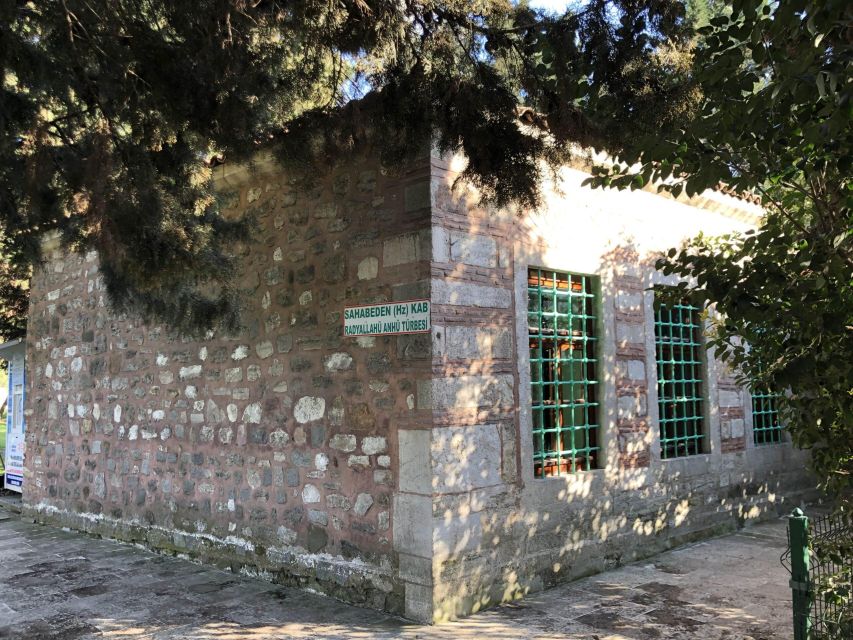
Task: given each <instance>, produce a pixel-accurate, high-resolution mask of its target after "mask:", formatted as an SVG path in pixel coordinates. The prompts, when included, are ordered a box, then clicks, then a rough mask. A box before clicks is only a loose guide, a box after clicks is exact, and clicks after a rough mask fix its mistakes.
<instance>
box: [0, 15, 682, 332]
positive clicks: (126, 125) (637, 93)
mask: <svg viewBox="0 0 853 640" xmlns="http://www.w3.org/2000/svg"><path fill="white" fill-rule="evenodd" d="M687 34H688V30H687V29H686V23H685V20H684V7H683V6H682V4H681V3H679V2H676V1H675V0H594V1H591V2H584V3H582V4H579V6H578V7H577V8H575V9H572V10H569V11H567V12H566V13H565V14H563V15H555V14H543V13H541V12H537V11H533V10H531V9H529V8H526V7H525V6H514V5H513V4H512V3H510V2H509V0H476V1H473V2H472V1H471V0H443V1H432V0H394V1H383V0H339V1H336V2H327V1H326V0H322V1H320V0H296V1H293V2H282V1H277V0H252V1H249V0H192V1H186V0H183V1H182V0H168V1H166V0H146V1H145V2H138V1H136V0H132V1H131V0H39V1H38V2H35V1H27V0H10V1H7V2H3V3H2V4H0V65H2V85H0V125H2V126H0V130H2V134H0V135H2V137H0V234H2V238H3V240H2V242H3V245H4V246H3V247H2V250H3V252H4V253H5V255H6V256H7V258H8V261H9V263H10V269H12V270H14V271H16V272H20V271H26V270H27V269H28V268H30V267H31V266H32V265H33V264H36V263H37V262H38V260H39V259H40V253H39V250H40V249H39V248H40V238H41V237H42V236H43V234H44V233H45V232H51V231H53V232H58V233H59V234H60V235H61V239H62V242H63V246H65V247H66V248H72V249H75V250H78V251H90V250H96V251H97V252H98V254H99V258H100V264H101V270H102V273H103V276H104V278H105V284H106V289H107V292H108V295H109V298H110V301H111V303H112V305H113V308H114V309H116V310H117V311H132V312H135V313H137V314H140V315H142V316H143V317H144V318H146V319H147V320H149V321H154V322H159V321H164V322H166V323H168V324H170V325H172V326H173V327H176V328H178V329H181V330H183V331H185V332H194V331H199V330H202V329H207V328H210V327H213V326H217V325H219V326H224V327H225V328H227V329H233V328H235V327H236V326H237V324H238V321H239V308H240V303H239V298H238V295H237V293H236V291H235V289H234V286H233V284H232V275H233V271H234V261H233V257H232V256H231V254H230V253H229V242H230V241H232V240H235V239H240V238H245V237H246V236H247V235H248V234H250V233H251V228H252V225H251V221H245V220H244V221H226V220H224V219H223V218H222V217H221V216H220V215H219V209H218V203H217V199H216V196H215V193H214V191H213V189H212V184H211V169H210V166H209V163H208V160H209V159H210V158H212V157H219V156H224V157H226V158H227V159H228V161H229V162H246V161H249V160H250V159H251V157H252V154H253V153H254V152H255V151H256V149H257V146H258V145H261V144H266V143H269V142H271V141H275V142H276V148H277V149H278V155H279V158H280V159H281V161H282V163H283V164H284V165H285V166H287V167H289V168H291V169H295V170H306V169H309V170H312V171H310V173H315V172H316V171H317V170H327V169H328V168H330V167H331V166H333V164H334V161H335V159H336V158H338V157H341V155H342V154H343V153H345V152H347V151H350V150H354V149H361V148H369V147H370V146H371V144H373V142H374V141H381V145H377V146H376V148H375V149H374V152H375V153H377V154H378V155H379V156H380V157H381V159H382V160H383V162H385V163H386V164H387V165H388V166H391V167H394V166H399V165H400V164H401V163H402V162H404V161H405V160H407V159H409V158H410V157H411V156H413V155H414V154H415V153H417V152H419V151H420V150H422V149H424V148H425V147H426V145H427V144H429V143H431V142H434V143H437V145H438V147H440V148H441V149H442V150H454V151H455V150H462V151H464V153H465V154H466V156H467V157H468V160H469V164H468V168H467V171H466V174H465V178H467V179H469V180H471V181H472V182H473V183H474V184H476V185H477V186H478V187H479V188H480V190H481V192H482V193H483V194H484V195H485V197H486V198H488V199H491V200H492V201H494V202H496V203H497V204H503V203H507V202H510V201H515V202H520V203H525V204H530V203H534V202H536V201H537V198H538V195H539V191H538V189H539V181H540V178H541V177H542V175H541V174H542V171H543V167H556V166H559V165H560V164H561V163H562V162H563V161H564V160H565V159H566V157H567V154H568V153H569V146H570V145H569V143H580V144H582V145H595V146H598V147H600V148H615V147H614V146H613V145H615V144H617V143H618V140H619V139H620V138H622V137H624V136H625V135H626V134H630V135H634V134H636V132H637V131H649V130H653V129H658V128H660V127H666V126H671V125H672V124H673V123H675V122H677V121H679V119H681V118H683V117H684V114H685V113H687V112H689V110H690V109H691V108H692V107H693V106H694V105H695V103H696V96H695V93H694V92H693V91H692V90H691V89H690V87H689V86H688V85H687V84H685V83H684V82H682V81H681V80H682V79H683V78H681V76H683V74H684V72H686V65H685V60H689V56H687V57H685V56H681V55H680V53H679V52H684V51H687V50H688V49H689V46H690V41H689V39H688V38H687V37H686V36H687ZM520 123H521V124H522V125H525V126H519V124H520Z"/></svg>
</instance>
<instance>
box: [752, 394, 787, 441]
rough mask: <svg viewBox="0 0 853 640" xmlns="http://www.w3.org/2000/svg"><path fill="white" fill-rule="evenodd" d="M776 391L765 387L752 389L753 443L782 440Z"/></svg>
mask: <svg viewBox="0 0 853 640" xmlns="http://www.w3.org/2000/svg"><path fill="white" fill-rule="evenodd" d="M778 397H779V394H778V393H773V392H771V391H770V390H769V389H767V388H758V389H753V390H752V440H753V442H755V444H776V443H779V442H782V423H781V422H779V409H778V406H777V403H776V399H777V398H778Z"/></svg>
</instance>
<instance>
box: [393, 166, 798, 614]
mask: <svg viewBox="0 0 853 640" xmlns="http://www.w3.org/2000/svg"><path fill="white" fill-rule="evenodd" d="M436 166H437V170H438V172H439V175H440V176H441V178H440V179H439V180H438V182H437V184H435V186H434V194H433V196H434V213H433V224H434V227H433V243H434V246H433V258H434V263H433V296H434V308H433V325H434V329H433V334H434V335H433V338H434V344H435V349H434V356H433V373H434V375H435V379H434V381H433V393H432V408H433V417H434V427H433V431H432V434H431V444H430V452H431V463H432V484H431V489H432V494H431V497H432V513H433V524H432V527H433V530H432V541H431V542H432V553H433V557H432V567H433V576H432V579H433V581H434V592H433V601H432V606H433V618H434V619H435V620H436V621H441V620H447V619H453V618H456V617H458V616H460V615H465V614H468V613H471V612H476V611H478V610H480V609H482V608H485V607H487V606H489V605H492V604H494V603H497V602H503V601H508V600H512V599H516V598H520V597H522V596H524V595H526V594H528V593H530V592H532V591H538V590H541V589H543V588H545V587H548V586H551V585H554V584H556V583H558V582H561V581H564V580H567V579H574V578H578V577H581V576H584V575H588V574H592V573H596V572H600V571H604V570H606V569H609V568H613V567H616V566H619V565H621V564H623V563H626V562H631V561H633V560H637V559H640V558H643V557H647V556H650V555H652V554H655V553H658V552H660V551H663V550H665V549H667V548H671V547H673V546H676V545H679V544H683V543H685V542H688V541H691V540H695V539H698V538H702V537H707V536H709V535H714V534H718V533H721V532H724V531H728V530H732V529H734V528H735V527H738V526H743V525H744V524H745V523H746V522H748V521H751V520H756V519H760V518H763V517H768V516H771V515H774V514H779V513H781V512H782V511H783V510H786V509H789V508H790V506H789V503H788V500H787V499H786V497H785V495H783V492H784V493H789V492H790V493H793V494H797V493H801V492H802V491H803V490H805V487H807V486H808V485H807V484H803V485H801V486H800V487H797V486H795V485H794V484H790V483H787V480H788V478H785V477H783V476H784V473H783V472H785V471H790V472H793V473H792V475H793V476H794V477H795V478H799V479H802V477H803V476H802V469H803V465H802V463H801V460H800V459H798V458H797V456H796V455H792V452H791V449H790V446H789V445H787V444H784V445H779V446H778V447H777V448H776V450H775V451H769V450H768V451H767V452H762V455H761V456H759V457H756V458H749V457H748V455H747V447H746V434H745V433H742V434H741V435H740V437H739V438H736V439H735V440H737V441H738V442H735V443H734V444H731V443H730V444H731V446H729V447H728V451H727V452H726V453H727V454H728V455H726V456H722V455H721V450H720V431H719V411H718V403H717V402H716V385H717V383H718V380H717V379H716V377H717V376H718V375H719V376H720V377H721V379H723V378H725V375H724V374H723V373H722V372H721V371H719V370H718V367H717V366H716V363H714V362H713V361H712V362H710V363H706V364H707V366H703V371H705V372H706V375H707V377H708V379H707V384H705V385H703V389H704V394H705V402H704V408H703V411H704V416H703V422H704V425H705V426H704V429H705V433H706V437H705V444H704V452H702V453H700V454H699V455H695V456H690V457H687V458H678V459H674V460H667V461H661V460H660V459H659V458H660V454H659V453H658V452H659V450H660V441H659V436H658V434H657V433H656V431H657V429H658V422H657V419H656V418H657V408H656V406H650V405H652V404H653V403H656V401H657V394H656V389H655V388H654V387H655V385H656V381H657V373H656V367H655V353H654V348H655V347H654V325H653V324H652V323H651V321H650V318H651V304H652V303H653V301H652V298H651V294H650V292H648V291H647V289H648V287H650V286H651V285H652V284H654V283H655V282H658V281H660V280H659V278H658V276H656V275H655V274H654V266H653V265H654V259H655V257H656V256H655V255H654V254H653V253H651V252H647V253H646V255H645V256H644V257H642V258H641V256H640V254H639V250H638V245H637V243H636V242H635V241H634V239H633V238H632V237H631V235H630V234H628V233H625V230H624V228H622V226H621V225H620V224H619V215H620V213H619V209H612V210H609V211H608V210H607V207H608V199H607V198H608V196H607V195H606V194H603V195H601V197H600V199H601V201H600V202H598V201H596V198H597V197H598V196H597V195H595V194H593V195H591V194H590V193H588V192H589V191H590V190H589V189H586V190H585V191H586V192H585V193H583V194H582V196H581V201H582V206H581V207H580V208H581V209H582V214H581V215H580V217H581V219H582V220H584V221H586V223H588V224H589V223H592V221H593V220H594V216H592V215H591V213H590V212H591V211H593V210H596V207H598V208H599V209H597V210H598V211H600V213H601V215H600V219H599V220H598V221H597V224H599V225H604V226H605V228H606V229H607V230H611V231H612V234H610V239H609V240H608V241H607V242H606V243H604V242H601V243H596V242H592V243H586V242H585V241H584V237H585V233H584V232H585V229H584V227H583V226H581V227H577V226H572V225H570V224H568V223H570V222H571V206H572V203H573V201H571V200H568V199H563V200H562V206H563V207H566V209H565V210H563V211H559V212H558V213H559V215H560V216H561V218H560V220H559V222H560V223H561V224H562V226H561V225H560V224H557V225H555V224H554V220H550V221H549V220H547V218H548V217H549V215H551V212H550V211H546V212H544V213H541V215H540V212H536V213H531V212H515V211H493V210H491V209H489V208H487V207H481V206H479V205H477V204H476V194H474V193H472V192H471V191H470V190H469V191H467V192H464V193H460V192H459V191H458V190H456V191H454V190H453V189H452V185H453V181H454V179H455V177H456V175H457V172H456V170H455V167H454V166H453V162H452V161H451V162H449V163H446V162H441V161H435V160H434V168H435V167H436ZM572 195H574V194H570V196H572ZM641 195H642V197H643V198H646V199H648V198H656V196H653V195H651V194H641ZM660 201H661V203H663V204H662V205H661V206H665V207H670V208H671V209H672V211H673V215H683V214H684V213H687V212H689V209H690V208H689V207H687V206H686V205H684V204H681V203H677V202H674V201H664V200H663V199H660ZM652 204H653V206H657V205H658V204H660V203H655V202H653V203H652ZM611 206H613V205H611ZM644 206H645V205H644ZM566 213H568V215H565V214H566ZM632 215H634V216H636V212H632ZM543 219H545V221H546V222H548V224H544V225H543V224H539V223H541V222H542V220H543ZM555 228H558V229H559V228H561V229H562V231H561V232H558V233H555ZM543 229H547V231H548V233H549V234H550V235H548V236H545V235H543V233H542V230H543ZM696 231H698V229H696ZM649 233H650V234H652V235H653V234H654V233H655V231H654V229H650V230H649ZM599 235H601V234H599ZM642 244H645V245H648V244H649V240H648V239H646V241H645V242H644V243H642ZM667 248H668V247H667V246H663V247H660V249H661V250H665V249H667ZM528 267H542V268H547V269H554V270H560V271H565V272H575V273H582V274H591V275H593V276H594V277H595V278H596V280H597V282H598V283H599V289H598V291H597V292H596V302H597V304H598V313H596V320H595V331H596V332H597V334H598V335H597V336H596V337H597V338H598V340H599V346H598V348H597V350H596V352H595V353H596V355H595V358H596V359H597V362H596V365H597V366H596V372H595V375H596V377H597V380H598V385H597V391H596V395H597V398H596V402H597V403H598V409H597V419H594V420H592V421H591V422H593V423H596V424H597V429H596V434H597V437H598V446H599V447H600V452H599V453H600V455H598V456H597V460H595V464H594V466H595V467H596V468H594V469H592V470H589V471H580V472H578V473H574V474H571V473H570V474H567V475H563V476H557V477H547V478H534V470H533V443H532V440H533V436H532V432H531V428H532V417H531V412H532V410H531V402H532V400H531V391H530V375H531V374H530V373H529V371H530V359H529V357H528V354H527V345H526V344H525V343H526V341H527V340H528V338H527V332H528V329H527V322H526V316H527V300H526V294H527V269H528ZM516 358H518V359H516ZM711 358H712V356H711ZM740 397H741V401H743V399H744V398H746V397H748V396H747V395H746V394H745V393H742V394H741V396H740ZM741 409H742V407H741ZM403 455H404V454H403V452H402V451H401V456H403ZM798 465H799V466H798ZM401 490H403V491H405V490H406V487H405V484H404V478H402V477H401Z"/></svg>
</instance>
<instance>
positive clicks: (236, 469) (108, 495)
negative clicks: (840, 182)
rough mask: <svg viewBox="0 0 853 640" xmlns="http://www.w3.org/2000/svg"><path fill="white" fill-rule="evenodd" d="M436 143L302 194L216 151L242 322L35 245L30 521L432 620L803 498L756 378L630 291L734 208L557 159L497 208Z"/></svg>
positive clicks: (747, 210)
mask: <svg viewBox="0 0 853 640" xmlns="http://www.w3.org/2000/svg"><path fill="white" fill-rule="evenodd" d="M458 162H459V161H458V159H457V160H445V159H442V158H438V157H435V156H433V157H430V158H428V159H426V158H425V159H424V160H423V162H421V163H418V164H416V165H414V166H413V167H411V168H410V169H409V170H407V171H405V172H393V173H389V172H386V171H383V170H382V168H381V167H379V166H378V165H376V164H375V163H371V162H369V161H368V160H359V161H353V162H352V163H351V164H350V165H348V166H346V167H343V168H341V169H340V170H337V171H335V173H334V174H333V175H330V176H329V177H328V178H327V179H324V181H323V182H322V183H321V184H320V185H319V186H316V187H314V188H311V189H299V188H297V187H296V186H295V184H296V183H294V182H293V181H291V180H289V179H288V178H287V177H286V176H284V175H282V174H281V172H280V171H279V170H278V169H277V168H276V167H275V165H274V164H273V163H272V162H269V161H266V160H261V161H259V164H258V170H257V171H255V172H252V173H250V172H248V171H247V170H245V169H244V168H241V167H234V166H228V165H224V166H222V167H218V168H217V172H218V174H217V181H218V182H217V184H218V187H219V188H220V189H221V191H222V193H223V194H225V195H226V197H227V199H228V203H229V204H228V208H229V210H230V211H233V212H242V211H252V212H254V213H255V214H256V215H257V216H258V219H259V221H260V223H261V225H262V231H261V233H260V234H259V238H260V239H259V240H258V241H257V242H256V243H254V244H252V245H251V246H245V247H242V256H243V258H242V265H243V267H242V275H241V280H240V286H241V287H242V289H243V290H244V291H245V293H246V297H247V300H248V303H249V306H248V308H247V311H246V314H245V328H244V330H243V331H241V332H240V333H239V334H237V335H229V336H225V335H211V336H210V337H209V339H206V340H203V341H197V342H194V341H189V340H186V339H181V338H180V337H178V336H176V335H174V334H172V333H170V331H169V330H167V329H165V328H162V327H150V326H144V325H142V324H140V323H139V322H138V321H136V320H134V319H133V318H130V317H116V316H115V315H113V314H112V313H111V312H110V310H109V308H108V306H107V305H106V303H105V300H104V293H103V290H102V281H101V279H100V277H99V275H98V263H97V259H96V256H94V255H89V256H67V255H64V254H62V253H61V252H60V251H59V250H58V249H57V248H55V247H52V248H51V247H48V257H49V259H48V260H47V262H46V263H45V265H44V267H43V268H42V269H41V270H39V271H38V273H36V274H35V276H34V278H33V281H32V296H31V306H30V318H29V333H28V338H27V358H28V366H29V378H28V385H29V388H28V394H27V413H28V425H29V426H28V432H27V450H26V466H27V478H26V484H25V495H24V501H25V504H26V505H27V509H28V510H29V512H30V513H31V514H32V515H33V516H34V517H35V518H37V519H39V520H41V521H46V522H52V523H58V524H61V525H63V526H69V527H72V528H76V529H80V530H84V531H89V532H95V533H98V534H100V535H104V536H109V537H114V538H119V539H123V540H132V541H137V542H141V543H144V544H146V545H149V546H151V547H154V548H159V549H163V550H165V551H168V552H175V553H182V554H187V555H189V556H190V557H193V558H196V559H198V560H200V561H202V562H209V563H214V564H216V565H219V566H224V567H230V568H231V569H233V570H235V571H244V572H249V573H253V574H254V573H256V574H259V575H263V576H265V577H268V578H269V579H271V580H275V581H279V582H282V583H286V584H294V585H301V586H307V587H311V588H313V589H316V590H319V591H323V592H325V593H328V594H330V595H332V596H335V597H339V598H341V599H344V600H347V601H350V602H354V603H359V604H364V605H366V606H370V607H375V608H379V609H385V610H387V611H391V612H395V613H399V614H402V615H405V616H407V617H409V618H413V619H416V620H421V621H441V620H445V619H448V618H453V617H457V616H462V615H466V614H469V613H471V612H474V611H477V610H479V609H481V608H484V607H486V606H489V605H491V604H493V603H497V602H500V601H504V600H508V599H512V598H517V597H521V596H523V595H524V594H525V593H528V592H531V591H535V590H539V589H543V588H545V587H547V586H549V585H552V584H555V583H557V582H559V581H562V580H567V579H570V578H574V577H578V576H581V575H584V574H589V573H592V572H596V571H601V570H604V569H606V568H608V567H612V566H615V565H618V564H620V563H624V562H629V561H631V560H634V559H637V558H641V557H644V556H649V555H651V554H653V553H656V552H658V551H661V550H663V549H665V548H669V547H672V546H674V545H677V544H680V543H683V542H686V541H689V540H693V539H696V538H699V537H702V536H707V535H711V534H713V533H716V532H720V531H723V530H727V529H731V528H733V527H736V526H739V525H742V524H743V523H745V522H747V521H749V520H752V519H756V518H760V517H762V516H764V515H766V514H773V513H776V512H777V511H780V510H781V509H788V508H789V507H788V503H789V502H790V501H792V500H798V499H799V496H800V495H801V494H802V492H803V491H804V490H805V489H806V488H807V487H808V479H807V478H806V477H805V474H804V472H803V468H804V458H803V456H802V455H801V453H800V452H798V451H795V450H793V449H792V447H791V445H790V443H789V442H787V439H786V436H785V434H784V432H783V431H781V429H779V428H778V420H777V419H776V417H775V415H774V412H773V396H772V394H769V393H768V394H756V395H755V396H752V395H751V394H750V393H749V391H748V390H746V389H743V388H740V387H738V386H737V385H736V384H735V383H734V380H733V378H732V375H731V374H730V373H729V372H727V371H726V370H725V369H724V368H723V367H722V366H721V364H720V363H719V362H717V361H715V360H714V358H713V357H709V356H708V355H707V354H706V351H705V349H704V348H703V346H702V344H701V343H702V340H703V337H702V333H703V332H702V324H703V322H704V319H703V317H702V316H701V314H700V310H696V309H691V308H688V307H686V306H683V305H674V306H665V305H663V306H662V305H661V304H660V302H659V301H656V300H655V298H654V295H653V293H652V292H651V291H650V290H649V289H648V288H649V287H650V286H651V285H652V284H655V283H666V279H665V278H664V277H663V276H662V275H661V274H659V273H657V272H656V271H655V270H654V267H653V262H654V257H655V255H656V254H657V253H658V252H659V251H661V250H665V249H667V248H669V247H671V246H675V245H677V244H678V243H679V242H680V241H681V240H682V239H683V238H686V237H690V236H692V235H694V234H695V233H696V232H698V231H699V230H703V231H705V232H706V233H711V234H715V233H722V232H726V231H729V230H738V229H745V228H747V227H749V226H750V225H753V224H754V223H755V221H756V220H757V216H758V215H759V214H760V209H759V208H758V207H757V206H756V205H754V204H750V203H748V202H745V201H742V200H739V199H736V198H733V197H730V196H727V195H723V194H719V193H707V194H705V195H703V196H702V197H695V198H693V199H691V200H689V201H688V200H675V199H672V198H670V197H664V196H662V195H658V194H655V193H651V192H648V191H636V192H615V191H601V190H597V191H595V190H590V189H588V188H585V187H583V186H581V182H582V181H583V179H584V178H585V177H586V174H585V173H584V171H583V167H581V166H579V168H566V170H565V171H564V175H563V178H564V180H563V182H562V184H561V185H560V190H559V191H557V190H551V191H550V192H549V195H548V198H547V202H546V204H545V206H543V207H542V209H541V210H540V211H536V212H532V211H491V210H488V209H487V208H483V207H480V206H479V205H478V204H477V199H476V197H474V196H473V195H472V194H470V193H466V192H464V191H462V192H457V191H455V190H453V189H452V188H451V185H452V183H453V180H454V177H455V175H456V173H457V170H458V166H457V164H458ZM413 300H414V301H426V302H428V305H429V307H428V308H429V312H428V316H427V319H428V320H429V327H428V331H427V332H426V333H411V334H405V335H378V336H368V335H356V336H350V335H344V333H345V332H344V324H345V322H346V320H345V318H344V314H345V309H347V308H354V307H357V306H359V305H369V304H374V303H383V302H389V301H393V302H397V301H413ZM419 304H421V303H419ZM419 308H420V307H419ZM347 313H348V317H349V312H347ZM413 326H414V325H413ZM378 332H379V333H381V332H382V330H381V329H380V331H378ZM362 333H364V331H362Z"/></svg>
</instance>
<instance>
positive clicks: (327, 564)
mask: <svg viewBox="0 0 853 640" xmlns="http://www.w3.org/2000/svg"><path fill="white" fill-rule="evenodd" d="M23 515H24V516H25V517H30V518H32V519H33V520H34V521H36V522H39V523H42V524H47V525H52V526H55V527H66V528H69V529H73V530H75V531H80V532H83V533H87V534H89V535H93V536H97V537H102V538H111V539H114V540H120V541H122V542H128V543H132V544H139V545H143V546H145V547H147V548H149V549H151V550H152V551H156V552H160V553H164V554H168V555H174V556H178V557H182V558H186V559H189V560H193V561H195V562H199V563H202V564H209V565H213V566H216V567H218V568H219V569H225V570H230V571H232V572H234V573H242V574H245V575H251V576H255V577H259V578H262V579H265V580H268V581H270V582H273V583H275V584H282V585H286V586H291V587H299V588H304V589H312V590H314V591H319V592H321V593H324V594H326V595H328V596H331V597H333V598H337V599H338V600H342V601H343V602H348V603H351V604H355V605H360V606H364V607H370V608H373V609H380V610H383V611H387V612H389V613H393V614H396V615H403V613H404V596H403V586H402V584H401V583H399V582H398V581H397V580H395V579H394V577H393V575H392V570H391V567H388V568H387V570H386V569H385V568H380V567H376V566H371V565H368V564H365V563H364V562H354V561H348V560H346V559H345V558H342V557H334V556H331V555H329V554H312V553H310V552H309V551H307V550H305V549H302V548H299V547H288V548H283V547H261V546H258V545H255V544H253V543H252V542H251V541H249V540H246V539H244V538H240V537H237V536H229V537H228V538H225V539H222V538H218V537H216V536H212V535H208V534H204V533H192V532H186V531H178V530H174V529H167V528H165V527H161V526H157V525H149V524H145V523H140V522H129V521H127V520H119V519H116V518H111V517H109V516H106V515H103V514H96V513H75V512H70V511H66V510H61V509H58V508H56V507H54V506H52V505H49V504H45V503H39V504H35V505H28V504H25V505H24V506H23Z"/></svg>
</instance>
